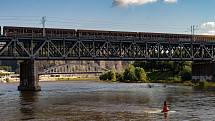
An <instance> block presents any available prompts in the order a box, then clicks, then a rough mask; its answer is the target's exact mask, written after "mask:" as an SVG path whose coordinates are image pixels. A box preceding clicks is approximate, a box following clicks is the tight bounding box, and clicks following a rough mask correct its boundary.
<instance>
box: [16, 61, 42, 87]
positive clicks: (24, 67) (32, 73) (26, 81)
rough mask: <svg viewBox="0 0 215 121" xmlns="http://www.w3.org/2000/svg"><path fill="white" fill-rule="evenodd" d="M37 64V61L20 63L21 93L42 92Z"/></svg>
mask: <svg viewBox="0 0 215 121" xmlns="http://www.w3.org/2000/svg"><path fill="white" fill-rule="evenodd" d="M38 83H39V78H38V73H37V63H36V61H35V60H25V61H23V62H21V63H20V85H19V86H18V90H19V91H40V90H41V87H40V86H39V84H38Z"/></svg>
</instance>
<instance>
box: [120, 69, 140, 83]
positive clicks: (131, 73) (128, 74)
mask: <svg viewBox="0 0 215 121" xmlns="http://www.w3.org/2000/svg"><path fill="white" fill-rule="evenodd" d="M123 80H124V81H126V82H133V81H137V77H136V75H135V67H134V66H133V65H129V66H128V68H126V69H125V72H124V73H123Z"/></svg>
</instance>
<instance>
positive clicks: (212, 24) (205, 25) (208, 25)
mask: <svg viewBox="0 0 215 121" xmlns="http://www.w3.org/2000/svg"><path fill="white" fill-rule="evenodd" d="M201 27H202V28H204V29H213V28H215V22H205V23H203V24H202V25H201Z"/></svg>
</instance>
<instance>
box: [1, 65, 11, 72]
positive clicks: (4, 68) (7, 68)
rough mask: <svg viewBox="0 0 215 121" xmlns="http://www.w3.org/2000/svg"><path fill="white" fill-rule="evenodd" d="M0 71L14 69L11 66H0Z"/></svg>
mask: <svg viewBox="0 0 215 121" xmlns="http://www.w3.org/2000/svg"><path fill="white" fill-rule="evenodd" d="M0 70H5V71H12V68H11V67H10V66H0Z"/></svg>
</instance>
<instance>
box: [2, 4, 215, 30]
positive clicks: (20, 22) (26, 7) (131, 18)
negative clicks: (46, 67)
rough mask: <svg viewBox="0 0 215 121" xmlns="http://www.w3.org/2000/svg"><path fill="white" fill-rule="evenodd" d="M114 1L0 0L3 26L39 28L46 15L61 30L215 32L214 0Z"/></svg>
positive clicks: (49, 21) (49, 25)
mask: <svg viewBox="0 0 215 121" xmlns="http://www.w3.org/2000/svg"><path fill="white" fill-rule="evenodd" d="M113 1H114V0H0V6H1V10H0V25H1V26H4V25H16V26H37V27H40V26H41V23H40V19H41V17H42V16H46V17H47V22H46V26H47V27H58V28H75V29H103V30H120V31H148V32H174V33H189V31H190V26H191V25H198V28H199V29H198V30H197V31H196V32H197V33H208V32H211V33H213V32H214V30H215V22H214V21H215V7H214V6H215V0H176V1H175V0H115V3H116V2H117V5H118V6H117V5H116V4H115V5H113ZM148 1H153V2H148ZM164 1H166V2H164ZM168 1H170V2H168ZM123 2H124V3H123ZM214 34H215V32H214Z"/></svg>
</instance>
